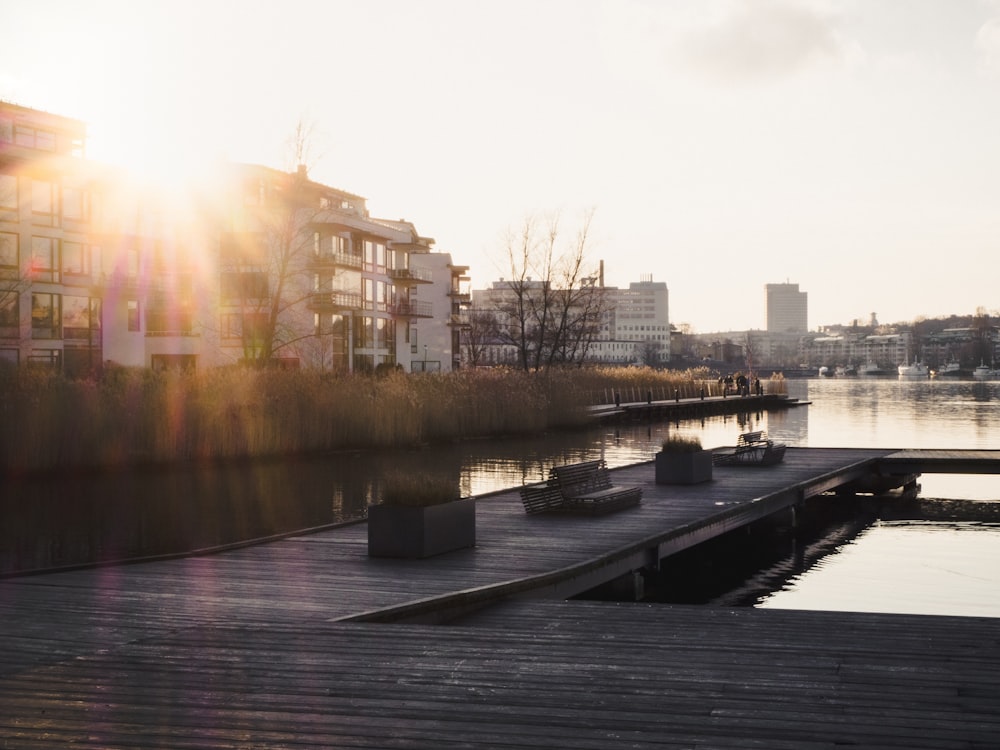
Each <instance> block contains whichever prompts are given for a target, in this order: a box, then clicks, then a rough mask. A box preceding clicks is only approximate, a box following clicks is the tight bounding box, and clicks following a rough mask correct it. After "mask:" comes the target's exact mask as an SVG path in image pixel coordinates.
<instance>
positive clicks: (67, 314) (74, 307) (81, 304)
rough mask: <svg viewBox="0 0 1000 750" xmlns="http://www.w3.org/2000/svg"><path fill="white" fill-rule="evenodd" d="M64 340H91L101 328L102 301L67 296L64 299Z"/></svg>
mask: <svg viewBox="0 0 1000 750" xmlns="http://www.w3.org/2000/svg"><path fill="white" fill-rule="evenodd" d="M62 307H63V310H62V322H63V338H67V339H89V338H90V337H91V335H92V332H93V331H97V330H99V329H100V327H101V314H100V312H101V308H100V300H98V299H92V298H90V297H73V296H69V295H67V296H65V297H63V299H62Z"/></svg>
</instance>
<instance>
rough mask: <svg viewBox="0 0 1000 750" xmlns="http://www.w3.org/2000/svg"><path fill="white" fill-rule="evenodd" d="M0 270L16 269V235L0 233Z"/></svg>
mask: <svg viewBox="0 0 1000 750" xmlns="http://www.w3.org/2000/svg"><path fill="white" fill-rule="evenodd" d="M0 269H8V270H9V269H13V270H14V271H15V272H16V271H17V269H18V256H17V235H16V234H11V233H9V232H0Z"/></svg>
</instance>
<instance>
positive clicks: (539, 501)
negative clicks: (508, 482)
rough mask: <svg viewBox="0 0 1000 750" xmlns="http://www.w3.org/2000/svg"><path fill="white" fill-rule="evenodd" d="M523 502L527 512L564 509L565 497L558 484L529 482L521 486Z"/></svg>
mask: <svg viewBox="0 0 1000 750" xmlns="http://www.w3.org/2000/svg"><path fill="white" fill-rule="evenodd" d="M521 502H522V503H523V504H524V510H525V512H526V513H529V514H533V513H546V512H548V511H554V510H563V506H564V505H565V499H564V498H563V494H562V490H560V489H559V487H558V485H554V484H549V483H548V482H544V483H542V484H528V485H525V486H524V487H522V488H521Z"/></svg>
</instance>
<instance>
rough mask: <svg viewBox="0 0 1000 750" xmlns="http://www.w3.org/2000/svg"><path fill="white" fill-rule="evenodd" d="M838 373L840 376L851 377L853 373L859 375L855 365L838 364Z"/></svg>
mask: <svg viewBox="0 0 1000 750" xmlns="http://www.w3.org/2000/svg"><path fill="white" fill-rule="evenodd" d="M836 374H837V377H838V378H845V377H850V376H852V375H857V374H858V370H857V368H856V367H855V366H854V365H838V366H837V369H836Z"/></svg>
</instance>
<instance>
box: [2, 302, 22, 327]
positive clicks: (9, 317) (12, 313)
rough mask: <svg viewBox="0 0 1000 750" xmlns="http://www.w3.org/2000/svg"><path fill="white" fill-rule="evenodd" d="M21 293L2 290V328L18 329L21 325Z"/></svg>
mask: <svg viewBox="0 0 1000 750" xmlns="http://www.w3.org/2000/svg"><path fill="white" fill-rule="evenodd" d="M20 311H21V295H20V294H18V293H17V292H0V328H7V329H13V333H14V335H17V329H18V328H19V327H20V325H21V314H20Z"/></svg>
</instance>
